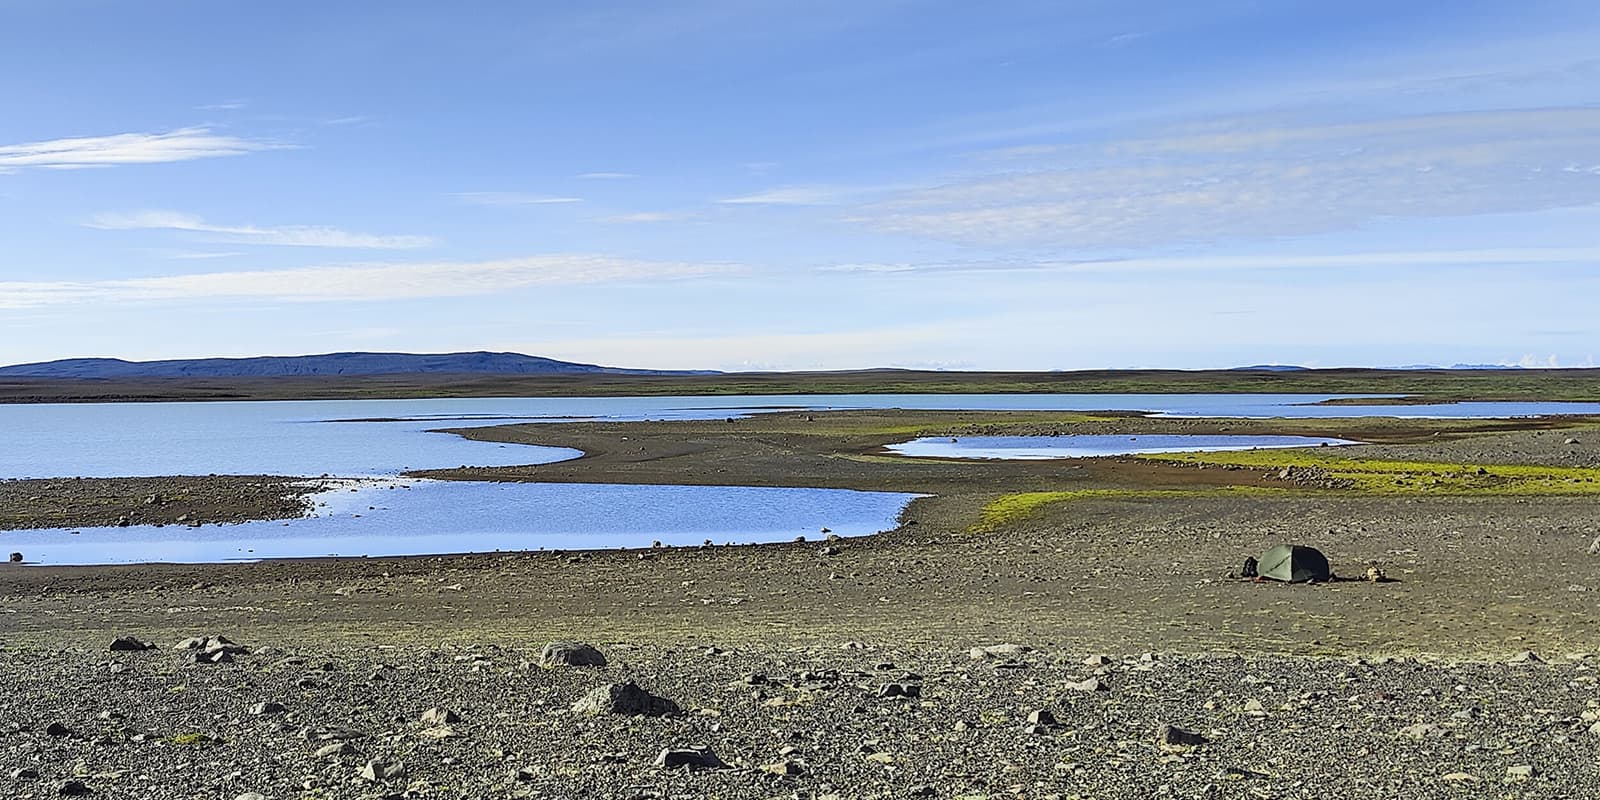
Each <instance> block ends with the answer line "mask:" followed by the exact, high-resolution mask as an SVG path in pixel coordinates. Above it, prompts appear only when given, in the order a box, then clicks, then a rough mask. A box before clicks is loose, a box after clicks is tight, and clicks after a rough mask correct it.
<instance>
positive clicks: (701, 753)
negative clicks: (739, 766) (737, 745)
mask: <svg viewBox="0 0 1600 800" xmlns="http://www.w3.org/2000/svg"><path fill="white" fill-rule="evenodd" d="M655 765H656V766H658V767H661V768H663V769H673V768H676V767H683V768H685V769H721V768H723V767H726V766H728V765H727V764H724V763H722V759H720V758H718V757H717V754H716V753H714V752H712V751H711V748H709V747H686V748H682V749H678V750H674V749H672V748H670V747H669V748H667V749H665V750H662V751H661V753H660V754H659V755H657V756H656V761H655Z"/></svg>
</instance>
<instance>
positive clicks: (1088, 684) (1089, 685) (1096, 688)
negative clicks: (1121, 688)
mask: <svg viewBox="0 0 1600 800" xmlns="http://www.w3.org/2000/svg"><path fill="white" fill-rule="evenodd" d="M1066 688H1067V689H1069V690H1071V691H1074V692H1109V691H1111V687H1110V686H1107V685H1106V682H1105V681H1102V680H1100V679H1099V678H1089V679H1087V680H1081V681H1078V682H1077V683H1069V684H1067V687H1066Z"/></svg>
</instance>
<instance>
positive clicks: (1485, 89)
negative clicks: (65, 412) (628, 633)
mask: <svg viewBox="0 0 1600 800" xmlns="http://www.w3.org/2000/svg"><path fill="white" fill-rule="evenodd" d="M1597 231H1600V4H1596V3H1593V2H1588V1H1583V2H1579V1H1577V0H1573V1H1570V2H1568V1H1565V0H1544V1H1539V0H1534V1H1533V2H1519V3H1506V2H1498V1H1497V2H1479V1H1477V0H1454V1H1452V2H1426V1H1424V0H1416V1H1414V2H1404V3H1396V2H1393V1H1392V0H1388V1H1387V2H1367V1H1366V0H1351V1H1347V2H1340V3H1328V2H1322V1H1321V0H1316V1H1315V2H1299V1H1297V0H1270V1H1269V0H1253V1H1246V0H1208V2H1204V3H1193V2H1187V1H1186V0H1185V1H1182V2H1180V1H1179V0H1168V1H1166V2H1155V1H1153V0H1150V1H1141V0H1118V1H1117V2H1087V1H1077V0H1054V1H1053V2H1026V1H1022V2H998V3H971V2H911V1H909V0H908V1H906V2H894V1H890V0H885V1H882V2H872V1H870V0H855V1H853V2H834V1H833V0H809V1H808V2H779V1H778V0H684V1H683V2H674V3H642V2H640V3H622V2H608V1H607V0H594V1H593V2H584V3H554V2H462V3H452V4H441V3H434V2H406V1H402V2H376V1H375V0H374V1H373V2H349V3H309V2H275V3H270V4H249V5H246V4H219V3H212V2H201V1H200V0H193V1H191V2H173V1H171V0H146V2H140V3H126V2H114V1H113V0H101V1H98V2H87V1H84V0H0V363H12V362H20V361H34V360H45V359H53V358H63V357H74V356H116V357H123V358H135V359H147V358H176V357H190V356H211V355H225V356H245V355H260V354H297V353H315V352H329V351H335V350H408V351H424V352H442V351H453V350H478V349H488V350H516V351H521V352H526V353H532V354H536V355H544V356H551V357H556V358H565V359H572V360H578V361H588V362H598V363H606V364H616V365H625V366H635V367H662V368H716V369H808V368H826V369H845V368H856V367H872V366H900V367H933V368H950V369H956V368H982V369H1073V368H1100V367H1151V366H1156V367H1188V368H1198V367H1215V366H1232V365H1239V364H1249V363H1264V362H1278V363H1300V364H1308V365H1315V366H1336V365H1351V364H1362V365H1398V364H1409V363H1424V362H1425V363H1443V364H1451V363H1458V362H1468V363H1487V362H1494V363H1527V364H1537V365H1549V364H1558V365H1562V366H1570V365H1583V364H1592V363H1594V359H1595V357H1596V356H1597V355H1600V235H1597Z"/></svg>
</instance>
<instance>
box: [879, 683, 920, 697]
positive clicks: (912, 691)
mask: <svg viewBox="0 0 1600 800" xmlns="http://www.w3.org/2000/svg"><path fill="white" fill-rule="evenodd" d="M878 696H879V697H908V698H909V697H921V696H922V684H920V683H886V684H884V685H883V686H882V687H880V688H879V689H878Z"/></svg>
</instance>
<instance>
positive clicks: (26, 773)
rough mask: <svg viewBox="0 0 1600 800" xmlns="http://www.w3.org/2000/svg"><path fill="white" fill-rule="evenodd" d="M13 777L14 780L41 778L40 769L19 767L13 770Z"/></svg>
mask: <svg viewBox="0 0 1600 800" xmlns="http://www.w3.org/2000/svg"><path fill="white" fill-rule="evenodd" d="M10 774H11V779H12V780H14V781H32V780H38V779H39V770H36V769H34V768H33V767H19V768H17V769H14V770H11V773H10Z"/></svg>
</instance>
